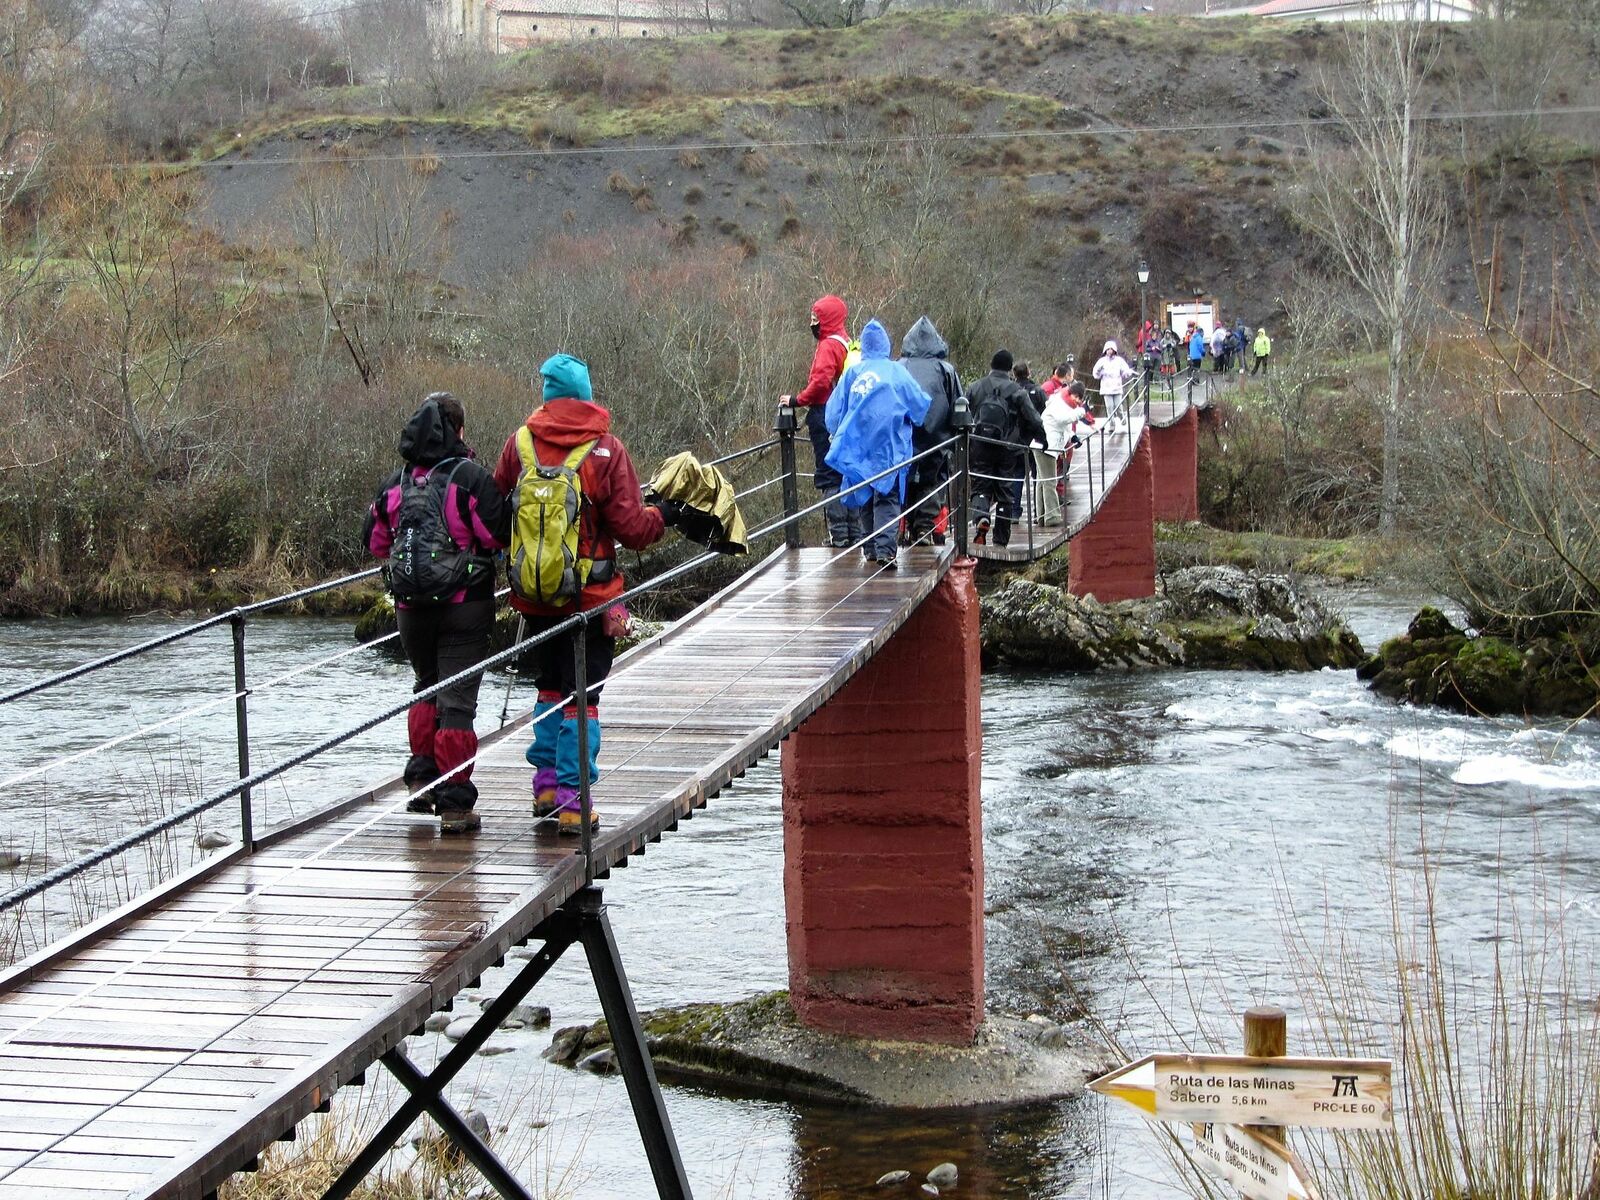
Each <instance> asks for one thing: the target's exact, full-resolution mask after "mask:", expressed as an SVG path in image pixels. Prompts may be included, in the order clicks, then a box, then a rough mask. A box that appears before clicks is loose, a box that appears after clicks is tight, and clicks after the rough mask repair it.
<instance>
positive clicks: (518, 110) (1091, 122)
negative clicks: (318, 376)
mask: <svg viewBox="0 0 1600 1200" xmlns="http://www.w3.org/2000/svg"><path fill="white" fill-rule="evenodd" d="M1444 36H1445V51H1444V55H1445V57H1446V59H1447V60H1448V61H1449V62H1450V64H1451V68H1452V69H1451V70H1449V71H1448V72H1441V74H1440V80H1441V82H1440V83H1439V85H1438V88H1439V91H1438V95H1437V96H1434V97H1432V98H1431V102H1432V103H1434V104H1436V105H1437V106H1446V105H1449V106H1460V107H1467V108H1470V107H1472V104H1473V102H1474V99H1475V98H1477V93H1478V92H1480V91H1482V90H1483V87H1484V85H1483V81H1482V80H1481V79H1475V78H1474V70H1475V68H1474V67H1473V64H1472V63H1471V62H1470V61H1469V59H1470V56H1469V54H1468V50H1467V49H1466V43H1465V41H1464V37H1463V35H1461V34H1459V33H1458V32H1455V31H1450V30H1447V31H1446V33H1445V35H1444ZM1340 53H1341V51H1340V43H1339V41H1338V38H1337V34H1336V33H1335V32H1334V31H1332V30H1330V29H1329V28H1327V27H1325V26H1316V25H1312V26H1304V27H1284V26H1282V25H1278V24H1255V23H1249V22H1207V23H1204V24H1203V25H1202V24H1201V23H1198V22H1194V21H1184V20H1164V21H1161V22H1155V21H1151V20H1143V19H1133V18H1112V17H1105V16H1090V15H1076V16H1072V17H1059V18H1044V19H1028V18H1020V17H1011V18H1000V17H992V16H987V15H983V14H958V13H927V14H922V13H919V14H916V15H915V16H910V15H908V16H904V17H896V18H889V19H885V20H882V21H877V22H871V23H869V24H868V25H865V26H862V27H859V28H857V29H850V30H832V31H813V32H806V33H778V32H765V31H760V32H742V33H734V34H728V35H722V36H714V37H699V38H688V39H682V40H679V41H673V42H671V43H661V44H653V45H651V46H650V47H648V48H643V47H620V46H613V47H610V48H607V49H601V48H586V49H581V50H574V49H573V48H570V47H562V48H551V49H546V50H539V51H533V52H530V54H529V55H527V56H525V57H523V58H522V59H521V60H519V61H518V62H517V63H515V64H514V65H513V66H511V67H510V68H508V74H507V76H506V79H505V82H504V83H502V84H501V85H500V87H499V90H497V91H495V92H493V93H490V94H488V95H485V96H484V97H482V98H481V99H480V100H479V101H478V102H476V103H475V104H473V105H471V106H469V107H468V108H467V109H465V110H464V111H462V112H461V113H459V114H455V115H443V116H429V117H412V118H403V117H394V116H393V115H392V113H391V114H388V115H383V114H376V115H375V114H362V113H352V114H348V115H345V114H335V115H329V116H325V117H318V118H316V119H314V120H311V121H310V122H306V123H302V124H299V125H297V126H295V127H292V128H288V129H280V130H279V131H277V132H271V131H268V132H264V133H262V134H260V135H259V136H257V137H256V138H255V139H254V140H251V141H247V143H246V148H245V149H244V150H242V151H240V152H238V153H236V154H232V155H230V156H229V157H228V158H227V159H226V160H225V165H224V166H222V167H216V168H212V169H210V170H208V171H207V172H206V173H205V179H206V180H207V189H206V193H207V194H206V199H205V201H204V205H203V208H202V214H201V217H202V220H204V221H207V222H209V223H211V224H212V225H214V226H215V227H216V228H217V229H219V230H220V231H222V232H223V233H224V234H225V235H226V236H229V237H234V238H239V237H245V236H247V235H249V234H251V233H252V232H253V231H257V230H260V229H262V228H268V227H273V226H276V227H278V228H279V230H280V232H281V233H283V234H284V235H286V236H292V233H290V232H289V228H290V226H291V225H292V218H291V217H290V214H291V213H292V212H293V209H294V203H293V197H294V192H295V189H296V186H297V183H296V181H297V179H298V178H299V176H300V175H301V173H302V172H303V170H304V169H305V168H306V166H307V165H311V164H317V163H330V164H331V163H336V162H345V161H348V160H349V159H350V157H352V156H353V155H354V154H356V153H360V152H366V151H371V152H382V153H384V154H389V155H396V154H399V155H408V156H411V158H410V160H409V168H408V169H410V170H411V171H412V172H414V174H415V175H416V177H417V179H418V180H419V181H420V182H421V183H422V184H423V185H424V193H425V199H426V205H427V207H428V209H429V210H430V211H431V213H432V214H433V216H434V217H436V218H437V219H438V221H439V222H440V224H441V225H442V227H443V232H444V235H445V238H446V240H447V244H448V253H449V266H448V270H447V274H448V277H449V279H450V280H451V282H452V283H454V284H456V285H457V286H460V287H462V288H465V289H467V290H476V289H478V288H479V287H481V286H482V285H484V284H485V283H488V282H491V281H493V280H494V279H496V278H498V277H500V276H502V275H505V274H508V273H510V274H515V273H517V272H519V271H520V270H522V269H524V268H525V266H526V265H527V263H528V262H529V261H530V259H531V258H532V257H533V256H534V255H535V254H536V252H537V250H538V248H539V247H540V245H541V244H542V243H544V242H545V241H546V240H547V239H549V238H551V237H552V236H555V235H575V236H577V237H579V238H582V237H586V236H593V237H598V238H606V239H609V238H612V237H615V236H616V235H617V234H618V233H619V232H620V231H623V230H628V229H641V228H642V229H647V230H659V231H661V232H662V233H663V235H665V236H668V237H671V238H673V239H676V240H678V241H680V242H694V243H696V244H706V245H726V246H728V247H731V248H734V249H735V250H736V251H737V252H738V253H739V254H740V255H743V256H747V257H751V256H758V255H760V254H762V253H765V252H767V251H768V250H771V249H773V248H775V247H777V246H778V245H779V244H780V243H782V242H784V241H785V240H786V239H789V238H793V237H794V236H796V235H797V234H801V233H805V232H824V233H825V232H826V231H827V230H828V229H829V227H830V223H831V214H830V209H829V199H828V195H827V193H828V191H829V188H830V186H831V185H832V184H833V183H834V182H835V181H837V180H838V178H839V177H840V175H841V167H842V164H841V156H840V153H839V151H838V149H837V145H838V143H839V142H840V141H842V140H844V139H850V140H852V141H854V140H857V139H863V138H865V139H871V138H874V137H878V136H889V137H901V138H903V137H911V138H913V139H917V138H926V139H928V143H929V145H930V146H936V147H937V153H938V154H939V155H940V156H941V164H940V169H941V170H944V171H947V172H948V173H949V175H950V176H951V177H952V178H953V179H956V180H958V181H959V184H960V186H961V187H962V188H963V189H964V190H965V191H966V192H967V193H968V194H969V195H972V196H978V195H989V196H991V197H993V196H995V195H998V196H1001V197H1004V198H1006V199H1008V200H1010V201H1012V202H1014V203H1015V204H1016V205H1017V206H1018V207H1019V208H1020V210H1021V211H1022V212H1023V213H1025V215H1026V218H1027V220H1028V222H1029V224H1030V228H1031V234H1030V236H1028V237H1027V238H1025V239H1024V240H1023V241H1022V242H1021V243H1020V244H1019V245H1018V247H1017V252H1016V262H1015V268H1016V270H1017V272H1019V273H1020V274H1022V275H1024V276H1026V277H1027V278H1028V279H1029V280H1030V282H1031V283H1033V284H1034V285H1035V286H1036V288H1037V290H1038V293H1039V295H1040V297H1041V299H1042V300H1043V301H1045V302H1046V303H1048V304H1052V305H1055V306H1057V307H1058V308H1060V309H1061V310H1062V311H1063V312H1064V313H1074V312H1078V311H1082V310H1083V309H1084V308H1085V307H1086V306H1099V307H1100V308H1109V309H1111V310H1112V311H1114V312H1120V310H1121V309H1122V308H1124V307H1128V306H1133V307H1132V309H1131V311H1133V312H1136V311H1137V308H1136V305H1137V294H1136V292H1135V290H1134V285H1133V280H1132V271H1131V267H1130V265H1129V264H1130V263H1131V262H1132V261H1133V260H1134V259H1135V258H1137V257H1141V256H1143V257H1146V258H1148V260H1149V261H1150V264H1151V268H1152V272H1153V276H1154V279H1155V280H1156V284H1155V286H1157V287H1159V288H1160V289H1162V291H1161V293H1160V294H1164V295H1176V296H1187V295H1188V294H1190V292H1191V291H1193V290H1196V289H1199V290H1203V291H1205V292H1208V293H1213V294H1217V295H1219V296H1220V297H1221V299H1222V301H1223V304H1224V306H1225V308H1226V309H1227V310H1228V311H1229V312H1233V311H1236V306H1238V307H1242V308H1243V309H1245V310H1246V312H1247V319H1257V318H1259V319H1263V320H1265V319H1268V318H1269V317H1270V316H1271V314H1272V313H1273V312H1274V311H1275V309H1276V305H1277V304H1278V300H1277V299H1276V297H1279V296H1281V295H1283V294H1285V293H1286V292H1287V291H1289V290H1290V289H1291V287H1292V285H1293V284H1294V282H1295V280H1296V277H1297V273H1299V272H1301V271H1303V270H1304V269H1305V268H1306V267H1307V266H1308V265H1310V264H1312V262H1313V261H1314V258H1315V251H1314V248H1313V246H1312V244H1311V242H1310V239H1308V238H1307V237H1306V236H1305V235H1304V234H1303V232H1302V231H1301V230H1300V229H1299V228H1298V226H1297V225H1296V223H1295V221H1294V220H1293V218H1292V217H1291V215H1290V214H1289V212H1288V211H1287V207H1286V189H1287V185H1288V184H1289V183H1290V174H1291V165H1292V163H1293V161H1294V159H1295V157H1296V156H1297V155H1298V154H1300V153H1302V152H1303V150H1304V147H1305V144H1306V142H1305V134H1306V130H1305V127H1304V122H1305V121H1307V119H1311V118H1316V117H1320V116H1323V115H1325V108H1324V106H1323V104H1322V102H1321V100H1320V99H1319V97H1318V88H1317V83H1316V81H1317V79H1318V77H1319V73H1320V72H1322V71H1323V70H1333V71H1336V70H1337V58H1338V56H1339V54H1340ZM574 55H577V56H578V57H579V59H580V60H584V59H583V56H586V55H587V56H590V58H591V59H593V71H592V73H593V75H594V79H593V80H592V81H591V82H592V87H591V86H590V85H587V84H586V85H585V86H584V87H580V86H579V85H580V84H585V80H586V79H587V76H586V75H585V73H584V69H583V68H581V67H574V66H573V65H572V63H571V61H570V60H571V59H572V57H573V56H574ZM584 61H587V60H584ZM619 63H620V64H621V65H624V66H626V67H627V68H628V73H627V78H626V79H624V80H622V81H620V82H619V81H618V80H617V79H616V78H615V76H616V74H617V72H616V70H615V68H616V67H617V65H618V64H619ZM608 72H609V73H608ZM1553 128H1554V129H1555V131H1556V132H1557V133H1559V132H1560V127H1559V125H1556V126H1553ZM1588 140H1589V141H1592V138H1590V139H1588ZM728 145H736V146H750V147H758V148H754V149H750V150H745V149H713V148H708V146H728ZM1452 145H1453V146H1454V145H1455V143H1454V142H1452ZM1546 150H1547V151H1548V157H1547V161H1544V162H1541V161H1539V160H1538V159H1537V158H1528V159H1525V160H1523V161H1522V162H1521V163H1520V164H1519V165H1518V166H1517V167H1516V169H1515V170H1514V171H1512V172H1510V173H1507V172H1505V171H1504V170H1503V169H1502V170H1501V171H1500V172H1499V173H1498V174H1497V176H1496V179H1495V180H1494V183H1493V186H1492V187H1489V186H1486V185H1485V184H1484V182H1483V181H1482V180H1478V181H1475V182H1474V184H1473V186H1472V188H1471V192H1470V194H1471V199H1470V201H1469V200H1468V199H1466V198H1464V197H1465V196H1466V195H1467V192H1466V191H1465V190H1462V191H1461V192H1460V193H1459V194H1458V195H1457V197H1456V201H1455V202H1456V203H1457V205H1458V210H1459V211H1458V216H1459V217H1460V218H1461V219H1460V220H1458V221H1456V222H1454V223H1453V226H1454V228H1455V229H1456V230H1457V231H1458V236H1457V237H1456V239H1455V240H1454V241H1453V242H1452V244H1451V246H1450V247H1449V250H1448V253H1447V256H1446V264H1445V269H1444V272H1443V276H1442V280H1441V286H1442V290H1443V294H1444V298H1445V299H1446V300H1447V302H1449V303H1451V304H1453V305H1462V306H1469V307H1470V305H1471V303H1472V302H1473V301H1474V300H1475V299H1476V291H1475V288H1476V284H1475V279H1474V273H1473V269H1472V256H1471V247H1470V245H1469V243H1468V239H1467V237H1466V231H1467V229H1468V227H1469V226H1470V225H1471V224H1472V222H1473V219H1474V218H1479V219H1481V220H1483V221H1487V220H1489V219H1491V218H1492V219H1493V220H1494V221H1496V222H1498V223H1499V224H1500V226H1501V229H1502V235H1501V236H1502V246H1503V248H1504V251H1503V256H1504V260H1505V262H1506V263H1508V264H1512V263H1515V262H1517V261H1519V260H1521V259H1524V258H1526V259H1528V260H1529V261H1534V260H1538V259H1540V258H1541V257H1542V256H1543V255H1542V249H1543V248H1546V247H1547V243H1548V240H1549V234H1548V226H1549V218H1550V216H1551V214H1552V213H1554V212H1555V211H1556V208H1557V197H1558V194H1559V192H1560V189H1561V187H1562V186H1563V184H1564V182H1565V181H1566V176H1567V175H1568V174H1570V173H1571V172H1573V171H1577V172H1579V173H1581V174H1584V175H1585V176H1587V174H1588V172H1589V171H1590V170H1592V154H1588V156H1587V157H1586V152H1583V151H1581V150H1580V151H1574V150H1572V149H1571V148H1570V147H1567V148H1562V147H1561V146H1560V145H1559V144H1558V143H1551V144H1550V145H1548V146H1546ZM853 153H855V154H856V156H857V157H858V158H859V156H860V155H862V154H866V153H868V151H859V152H853ZM890 169H895V168H890ZM1454 170H1455V172H1456V173H1457V174H1458V175H1459V163H1457V164H1456V167H1455V168H1454ZM1491 210H1492V211H1491ZM1544 257H1547V256H1544ZM1514 274H1515V271H1514V270H1509V271H1508V272H1507V278H1506V279H1505V281H1504V286H1506V287H1510V288H1514V287H1515V286H1516V281H1515V279H1513V278H1511V276H1512V275H1514Z"/></svg>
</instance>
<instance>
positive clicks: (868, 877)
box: [783, 559, 984, 1045]
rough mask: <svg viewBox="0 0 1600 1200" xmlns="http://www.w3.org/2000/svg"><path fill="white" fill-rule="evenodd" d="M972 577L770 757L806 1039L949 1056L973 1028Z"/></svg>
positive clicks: (978, 741) (979, 886)
mask: <svg viewBox="0 0 1600 1200" xmlns="http://www.w3.org/2000/svg"><path fill="white" fill-rule="evenodd" d="M975 566H976V564H975V563H973V562H972V561H971V560H970V559H968V560H958V561H957V562H956V563H955V565H953V566H952V567H951V569H950V571H949V573H948V574H947V575H946V576H945V578H944V579H943V580H942V581H941V582H940V583H939V584H938V586H937V587H936V588H935V589H934V591H933V593H932V594H931V595H930V596H929V597H928V598H927V599H926V600H925V601H923V603H922V604H921V606H920V607H919V608H918V609H917V611H916V612H915V614H913V615H912V617H911V618H910V620H908V621H907V622H906V623H905V624H904V625H903V626H902V627H901V628H900V629H899V630H898V631H897V632H896V633H895V634H894V636H893V637H892V638H891V639H890V640H889V642H888V643H887V645H885V646H884V647H883V649H881V650H879V651H878V653H877V654H876V655H875V656H873V658H872V659H871V661H869V662H868V663H867V664H866V666H864V667H863V668H862V669H861V670H860V671H859V672H857V673H856V674H855V675H854V676H853V677H852V678H851V679H850V681H849V682H848V683H847V684H845V686H844V687H843V688H842V689H841V690H840V691H839V692H838V693H837V694H836V695H834V697H833V698H832V699H830V700H829V701H828V702H827V703H826V704H825V705H824V706H823V707H822V708H821V709H820V710H818V711H817V712H816V713H815V714H814V715H813V716H812V717H811V718H810V720H808V721H807V722H806V723H805V724H804V725H802V726H801V727H800V728H799V729H798V730H797V731H796V732H795V733H794V734H793V735H792V736H791V737H790V738H789V740H788V741H787V742H786V743H785V745H784V748H783V849H784V893H785V899H786V902H787V914H788V918H787V919H788V942H789V996H790V1003H791V1004H792V1005H793V1007H794V1010H795V1012H796V1014H797V1015H798V1016H799V1017H800V1019H801V1020H802V1021H803V1022H804V1023H805V1024H806V1025H808V1026H810V1027H812V1028H814V1029H820V1030H825V1031H829V1032H833V1033H845V1034H851V1035H854V1036H857V1037H877V1038H890V1039H897V1040H906V1041H923V1042H941V1043H947V1044H956V1045H965V1044H969V1043H971V1042H972V1040H973V1037H974V1035H975V1034H976V1032H977V1029H978V1026H979V1024H980V1023H981V1022H982V1021H983V1014H984V1001H983V828H982V808H981V803H980V768H981V764H982V752H983V726H982V718H981V712H980V708H979V691H980V686H981V685H980V678H979V661H978V595H977V589H976V587H975V585H974V580H973V574H974V568H975Z"/></svg>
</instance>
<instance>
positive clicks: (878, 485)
mask: <svg viewBox="0 0 1600 1200" xmlns="http://www.w3.org/2000/svg"><path fill="white" fill-rule="evenodd" d="M930 403H931V400H930V398H929V396H928V393H927V392H925V391H923V390H922V385H921V384H919V383H918V382H917V381H916V379H915V378H914V377H913V376H912V374H911V372H910V371H908V370H906V368H905V367H903V366H901V365H900V364H899V363H897V362H895V361H894V360H893V359H891V358H890V357H889V331H888V330H886V329H885V328H884V327H883V326H882V325H881V324H879V323H878V322H877V321H875V320H874V321H868V322H867V327H866V328H865V329H863V330H862V331H861V361H860V362H858V363H856V364H855V366H853V367H849V368H847V369H846V370H845V373H844V374H843V375H842V376H840V378H839V382H838V383H837V384H835V385H834V388H833V394H832V395H830V396H829V397H828V404H827V408H826V409H825V416H826V419H827V422H828V434H829V436H830V437H831V438H832V441H833V444H832V447H831V448H830V449H829V451H828V465H829V466H830V467H832V468H833V469H834V470H835V471H837V472H839V477H840V479H841V481H842V482H843V485H844V487H845V488H846V489H849V488H852V487H856V485H857V484H862V483H866V481H867V480H869V479H872V477H873V476H874V475H877V474H880V473H881V472H884V471H888V470H889V469H890V468H891V467H893V466H894V465H895V464H896V463H903V462H905V461H906V459H908V458H910V457H911V454H912V450H911V445H912V431H913V430H915V429H916V428H917V427H919V426H920V425H921V424H922V422H923V420H924V419H926V417H927V415H928V407H929V405H930ZM906 471H907V468H906V467H901V468H900V469H899V470H898V471H895V472H893V473H892V474H889V475H886V476H884V477H883V478H882V479H877V480H874V481H873V482H872V483H870V484H867V485H866V486H865V487H861V488H857V490H855V491H853V492H847V494H846V495H844V496H842V497H841V498H840V503H841V504H843V505H844V506H845V509H846V510H847V511H848V512H850V513H851V514H853V517H852V519H853V521H854V529H853V531H852V532H853V534H854V536H853V538H852V539H851V543H853V542H861V543H862V545H861V556H862V557H863V558H864V559H866V560H867V561H869V562H872V563H875V564H877V565H878V566H880V567H882V568H883V569H885V570H887V571H892V570H894V569H895V568H896V567H897V566H898V565H899V564H898V561H897V555H898V550H897V549H896V543H897V541H898V539H899V533H900V511H901V507H902V505H903V504H904V502H905V489H906ZM851 543H847V544H851Z"/></svg>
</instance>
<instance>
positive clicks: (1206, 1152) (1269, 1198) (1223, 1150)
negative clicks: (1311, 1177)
mask: <svg viewBox="0 0 1600 1200" xmlns="http://www.w3.org/2000/svg"><path fill="white" fill-rule="evenodd" d="M1194 1157H1195V1158H1196V1159H1197V1160H1199V1162H1200V1163H1201V1164H1202V1165H1203V1166H1204V1167H1205V1168H1206V1170H1208V1171H1210V1172H1211V1173H1212V1174H1213V1175H1215V1176H1216V1177H1217V1178H1218V1179H1223V1180H1226V1181H1227V1182H1228V1183H1231V1184H1233V1186H1234V1187H1236V1188H1237V1189H1238V1190H1239V1193H1240V1195H1243V1196H1247V1197H1249V1200H1317V1193H1316V1192H1315V1191H1314V1190H1313V1189H1312V1187H1311V1185H1310V1184H1309V1183H1307V1182H1306V1179H1305V1167H1304V1166H1303V1165H1302V1164H1301V1162H1300V1160H1299V1159H1298V1158H1296V1157H1295V1156H1294V1153H1293V1152H1292V1151H1291V1150H1290V1149H1289V1148H1288V1147H1287V1146H1285V1145H1284V1144H1283V1143H1282V1142H1278V1141H1274V1140H1273V1139H1271V1138H1268V1137H1263V1136H1262V1135H1261V1134H1259V1133H1256V1132H1255V1131H1254V1130H1250V1129H1241V1128H1240V1127H1238V1126H1237V1125H1215V1124H1212V1125H1196V1126H1195V1127H1194Z"/></svg>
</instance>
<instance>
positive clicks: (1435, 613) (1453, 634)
mask: <svg viewBox="0 0 1600 1200" xmlns="http://www.w3.org/2000/svg"><path fill="white" fill-rule="evenodd" d="M1405 636H1406V637H1407V638H1409V639H1411V641H1413V642H1420V641H1426V640H1428V639H1430V638H1464V637H1466V631H1465V630H1463V629H1458V628H1457V627H1456V625H1455V624H1454V623H1453V622H1452V621H1451V620H1450V618H1449V617H1447V616H1445V615H1444V613H1442V612H1440V611H1439V610H1438V609H1437V608H1435V607H1434V606H1433V605H1431V604H1425V605H1423V606H1422V607H1421V608H1419V609H1418V610H1417V615H1416V616H1414V617H1412V618H1411V624H1410V625H1408V626H1407V627H1406V633H1405Z"/></svg>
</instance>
